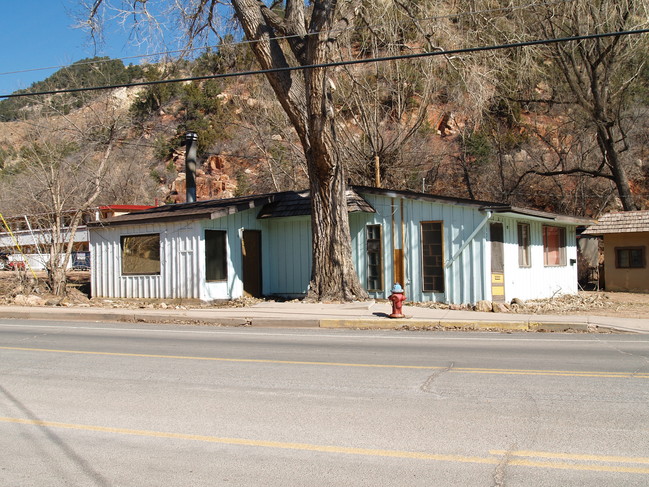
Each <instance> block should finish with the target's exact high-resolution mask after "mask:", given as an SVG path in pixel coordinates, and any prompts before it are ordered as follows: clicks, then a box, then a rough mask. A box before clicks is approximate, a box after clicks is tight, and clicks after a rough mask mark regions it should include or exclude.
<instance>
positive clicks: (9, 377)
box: [0, 320, 649, 487]
mask: <svg viewBox="0 0 649 487" xmlns="http://www.w3.org/2000/svg"><path fill="white" fill-rule="evenodd" d="M0 451H1V452H2V455H1V456H0V486H20V487H26V486H42V485H47V486H64V485H65V486H68V485H74V486H94V485H97V486H118V485H123V486H135V485H137V486H189V485H192V486H199V485H210V486H212V485H236V486H338V485H344V486H365V485H366V486H416V485H417V486H419V485H421V486H438V485H439V486H445V485H451V486H456V485H457V486H473V485H475V486H542V485H547V486H558V485H562V486H563V485H587V486H611V485H624V486H632V485H638V486H640V485H642V486H646V485H649V337H648V336H646V335H645V336H640V335H602V334H491V333H450V332H436V333H432V332H395V331H383V332H377V331H374V332H373V331H350V330H326V331H325V330H317V329H313V330H311V329H307V330H305V329H299V330H287V329H254V328H218V327H193V326H171V325H125V324H114V325H112V324H106V323H102V324H79V323H73V324H66V323H56V322H51V323H48V322H38V321H32V322H29V321H18V320H4V321H0Z"/></svg>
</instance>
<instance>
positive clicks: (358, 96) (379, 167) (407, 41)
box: [335, 1, 443, 188]
mask: <svg viewBox="0 0 649 487" xmlns="http://www.w3.org/2000/svg"><path fill="white" fill-rule="evenodd" d="M361 12H362V15H360V16H359V19H358V23H359V29H358V31H357V32H356V33H355V34H354V35H353V36H352V38H351V42H350V43H348V44H347V46H346V47H345V49H344V50H343V52H342V53H341V57H342V58H343V59H344V58H350V57H352V56H356V55H360V56H364V57H372V58H379V57H382V56H387V57H389V56H395V55H400V54H404V53H421V52H425V51H426V49H427V48H428V47H429V46H428V45H427V42H426V41H425V40H424V39H423V38H422V37H421V35H420V32H419V31H418V29H417V27H419V28H421V26H418V24H417V22H419V20H418V19H416V18H413V17H411V16H410V13H409V11H407V10H405V9H404V8H402V7H400V6H399V5H398V2H394V1H385V2H366V3H365V4H364V5H363V8H362V10H361ZM417 13H418V14H422V16H425V15H424V12H423V11H421V12H420V11H418V12H417ZM376 19H381V21H380V22H376ZM440 64H443V61H438V60H433V59H431V58H423V59H419V60H410V61H408V62H402V61H391V62H382V63H375V64H372V65H368V66H366V65H360V66H347V67H345V68H344V69H342V70H341V72H340V75H339V76H338V81H337V84H338V89H337V90H336V92H335V95H336V100H337V102H338V103H339V106H340V109H339V110H340V111H339V113H340V115H341V116H340V117H339V122H340V123H339V125H338V126H339V132H340V134H341V142H343V143H344V149H345V150H346V153H347V155H348V156H347V164H348V170H349V172H350V175H351V176H352V178H353V179H356V180H357V181H358V180H360V181H361V182H363V183H367V182H368V181H372V182H373V183H376V184H377V185H378V186H380V185H381V182H383V184H386V183H387V185H389V186H390V187H396V188H398V187H404V186H406V185H407V181H408V179H410V178H409V176H411V174H410V173H414V175H415V176H414V177H416V179H419V175H420V174H421V173H422V172H424V170H423V164H422V154H421V153H419V152H418V153H415V151H414V149H415V148H416V147H415V146H418V147H421V142H422V141H421V140H419V141H418V144H412V145H411V142H414V139H416V138H417V137H416V136H417V134H418V133H419V130H420V129H421V128H422V126H425V125H428V122H429V118H431V115H430V113H429V108H430V103H431V101H432V98H433V95H434V93H435V92H434V88H435V87H437V85H439V84H440V83H439V81H438V80H439V77H437V76H436V74H438V73H437V72H438V71H439V70H438V69H435V68H436V66H440ZM424 159H425V158H424Z"/></svg>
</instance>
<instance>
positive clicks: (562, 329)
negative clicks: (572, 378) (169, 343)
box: [0, 307, 647, 334]
mask: <svg viewBox="0 0 649 487" xmlns="http://www.w3.org/2000/svg"><path fill="white" fill-rule="evenodd" d="M0 318H5V319H26V320H29V319H33V320H53V321H72V322H79V321H90V322H108V323H120V322H121V323H161V324H164V323H181V324H182V323H189V324H201V323H205V324H212V325H215V326H232V327H239V326H249V327H259V328H263V327H267V328H329V329H335V328H339V329H345V328H347V329H350V328H353V329H375V330H431V329H435V330H447V331H454V330H457V331H494V332H513V331H517V332H540V333H544V332H545V333H566V332H567V333H570V332H578V333H633V334H637V333H640V334H642V333H647V332H645V331H641V330H634V329H630V328H625V327H623V326H608V325H602V324H597V323H590V322H583V321H582V322H575V321H572V322H560V323H559V322H556V321H547V322H543V321H538V320H521V321H502V320H493V321H491V320H490V321H485V320H449V319H421V318H419V319H412V318H405V319H386V318H381V319H375V318H366V319H364V318H354V319H348V318H339V319H332V318H327V319H320V318H313V317H303V316H297V317H296V316H290V315H288V316H285V317H283V318H277V317H263V316H258V317H247V316H245V315H244V316H238V317H223V316H219V315H218V313H213V314H210V315H202V316H190V315H188V314H185V313H184V312H177V313H161V314H158V313H150V312H147V311H144V310H138V311H125V310H121V311H115V310H113V311H111V312H104V311H98V310H90V309H88V308H83V310H80V309H78V308H73V309H69V310H68V309H61V308H57V309H56V311H54V310H53V309H52V308H46V307H43V308H22V309H0Z"/></svg>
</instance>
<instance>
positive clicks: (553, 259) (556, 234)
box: [543, 226, 566, 266]
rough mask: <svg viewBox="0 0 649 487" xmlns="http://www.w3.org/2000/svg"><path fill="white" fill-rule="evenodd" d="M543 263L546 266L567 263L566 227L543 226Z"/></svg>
mask: <svg viewBox="0 0 649 487" xmlns="http://www.w3.org/2000/svg"><path fill="white" fill-rule="evenodd" d="M543 264H545V265H546V266H562V265H566V229H565V228H561V227H549V226H544V227H543Z"/></svg>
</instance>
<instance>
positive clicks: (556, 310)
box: [0, 271, 649, 319]
mask: <svg viewBox="0 0 649 487" xmlns="http://www.w3.org/2000/svg"><path fill="white" fill-rule="evenodd" d="M36 277H37V279H36V280H35V279H34V278H33V275H32V274H31V273H30V272H29V271H28V272H22V271H0V304H17V302H16V301H15V298H16V296H17V295H22V296H25V295H31V296H34V295H35V296H39V297H40V298H42V300H43V301H44V304H49V305H54V304H56V305H64V306H97V307H106V306H110V307H125V308H142V307H148V308H158V307H162V308H166V307H170V305H171V304H172V303H170V302H169V300H167V302H166V303H163V302H162V301H148V302H143V301H142V300H91V299H89V295H90V273H89V272H79V271H75V272H70V273H69V274H68V279H69V285H68V295H67V296H66V297H65V298H64V299H62V298H60V297H56V296H53V295H51V294H49V293H48V288H47V284H46V282H45V280H46V279H45V278H46V276H45V273H44V272H37V273H36ZM259 301H260V300H258V299H253V298H251V299H242V300H234V301H228V302H219V303H200V302H191V301H190V302H185V303H182V304H184V305H186V306H187V307H189V306H192V307H194V306H196V307H211V306H214V307H216V306H221V307H222V306H237V307H239V306H250V305H253V304H255V303H257V302H259ZM176 304H177V303H176ZM409 304H411V305H412V304H415V303H409ZM419 304H420V305H421V306H430V307H438V308H448V307H449V306H448V305H446V304H442V303H419ZM463 309H468V308H467V307H463ZM511 312H512V313H536V314H577V315H596V316H617V317H621V318H646V319H649V293H621V292H605V291H582V292H580V293H579V294H578V295H565V296H557V297H555V298H552V299H542V300H530V301H527V302H526V303H525V304H524V305H522V306H511Z"/></svg>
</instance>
